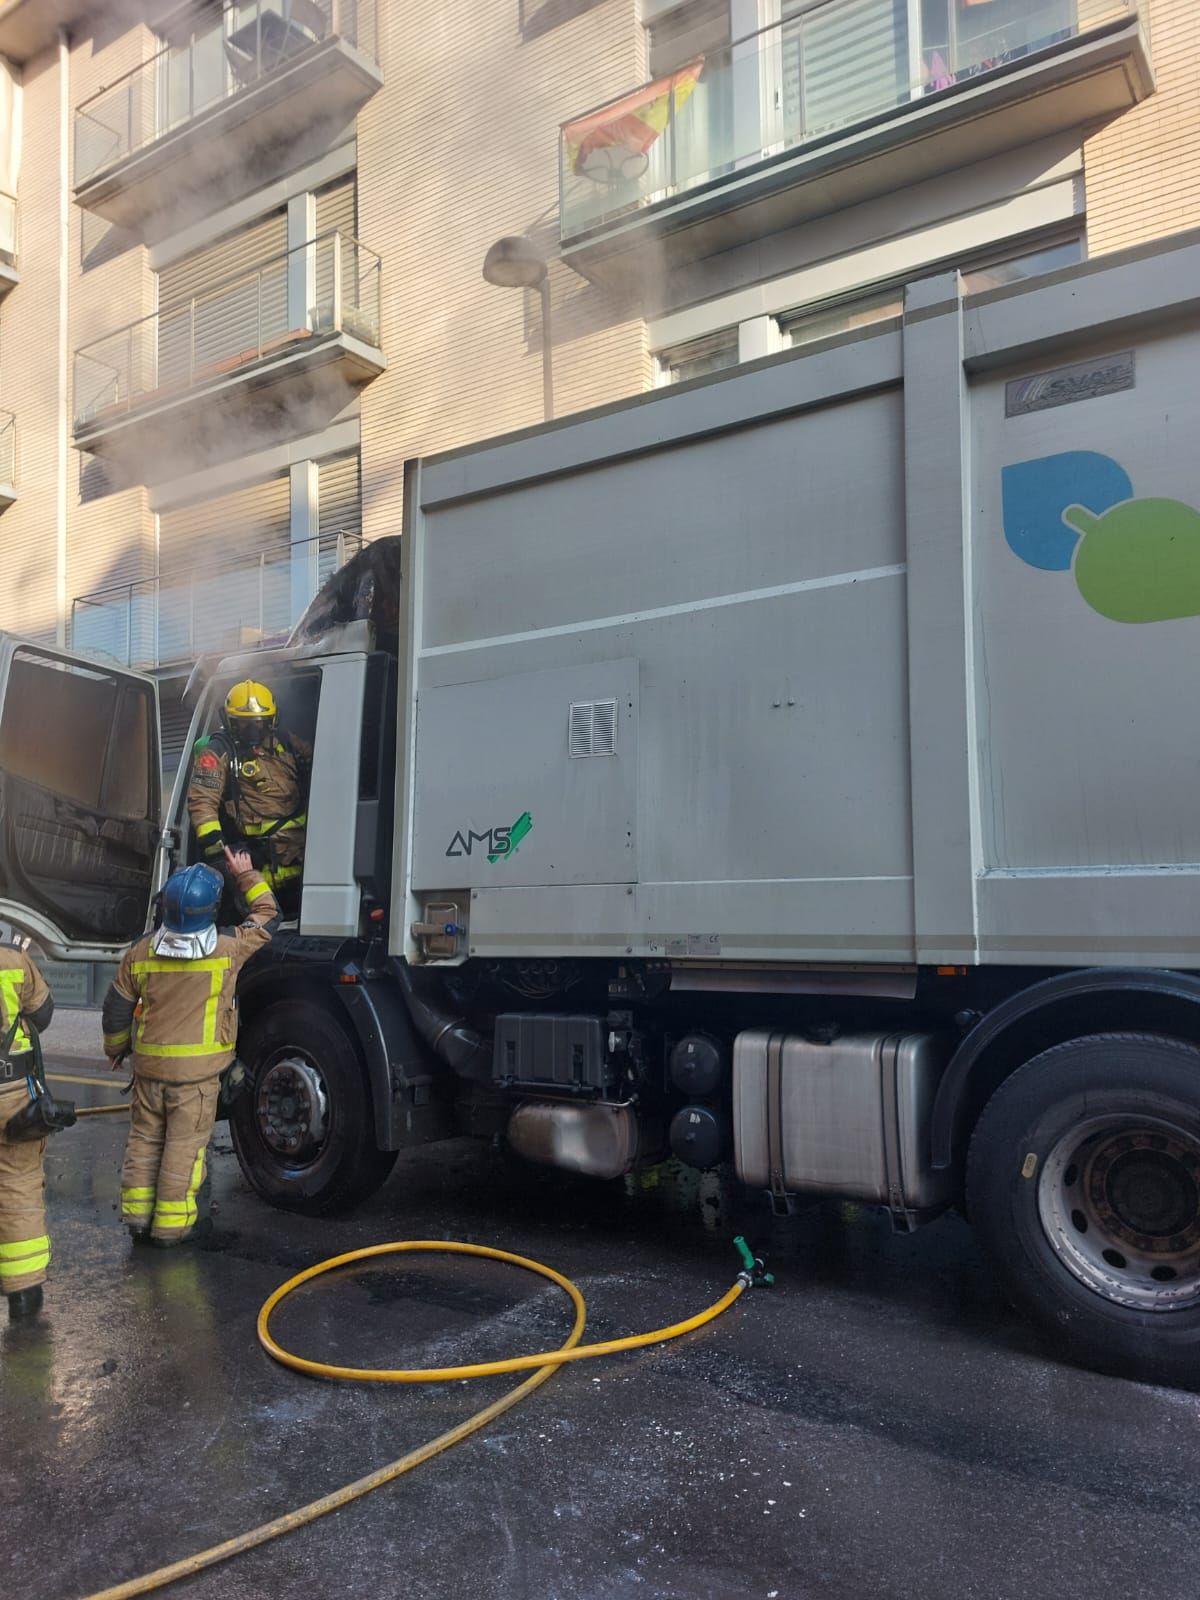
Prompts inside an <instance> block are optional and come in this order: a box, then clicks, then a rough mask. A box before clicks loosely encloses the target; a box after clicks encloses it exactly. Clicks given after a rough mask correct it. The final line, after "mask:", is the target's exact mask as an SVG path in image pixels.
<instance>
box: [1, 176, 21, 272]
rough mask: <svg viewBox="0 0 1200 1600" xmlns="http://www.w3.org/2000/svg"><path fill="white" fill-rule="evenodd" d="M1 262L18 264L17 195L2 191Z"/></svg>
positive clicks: (10, 265) (7, 264)
mask: <svg viewBox="0 0 1200 1600" xmlns="http://www.w3.org/2000/svg"><path fill="white" fill-rule="evenodd" d="M0 262H3V264H4V265H5V266H7V267H15V266H16V264H17V197H16V195H12V194H4V193H0Z"/></svg>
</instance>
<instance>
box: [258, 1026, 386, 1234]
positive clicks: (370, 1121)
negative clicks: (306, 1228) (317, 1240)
mask: <svg viewBox="0 0 1200 1600" xmlns="http://www.w3.org/2000/svg"><path fill="white" fill-rule="evenodd" d="M238 1053H239V1056H240V1058H241V1060H242V1063H243V1065H244V1067H245V1069H246V1075H247V1080H248V1082H247V1086H246V1088H245V1090H244V1091H243V1093H242V1094H240V1095H239V1096H238V1098H237V1100H236V1101H235V1102H234V1105H233V1107H232V1109H231V1111H230V1116H229V1127H230V1132H231V1133H232V1135H233V1148H234V1151H235V1152H236V1154H237V1158H238V1163H239V1165H240V1166H241V1169H242V1171H243V1173H244V1174H245V1176H246V1180H247V1182H248V1183H249V1184H250V1185H251V1187H252V1188H254V1189H255V1190H257V1192H258V1193H259V1194H260V1195H261V1196H262V1197H263V1199H264V1200H269V1201H270V1202H271V1204H272V1205H273V1206H278V1207H280V1209H281V1210H284V1211H300V1212H304V1213H305V1214H306V1215H309V1216H320V1215H324V1214H327V1213H330V1212H335V1211H347V1210H349V1209H350V1208H351V1207H353V1206H355V1205H357V1204H358V1203H359V1202H360V1201H362V1200H365V1199H366V1198H367V1197H368V1196H369V1195H372V1194H374V1193H375V1191H376V1190H377V1189H378V1188H379V1187H380V1185H381V1184H383V1183H384V1181H385V1180H386V1178H387V1176H388V1174H389V1173H390V1172H391V1170H392V1167H393V1166H394V1164H395V1161H396V1152H395V1151H394V1150H379V1149H378V1148H377V1147H376V1144H375V1122H374V1117H373V1114H372V1111H371V1096H370V1090H369V1087H368V1084H367V1077H366V1072H365V1070H364V1068H363V1065H362V1062H361V1061H360V1060H359V1058H358V1053H357V1051H356V1050H355V1048H354V1045H353V1043H352V1042H351V1040H350V1039H349V1037H348V1036H347V1034H346V1033H345V1031H344V1030H343V1029H342V1028H341V1027H340V1026H339V1025H338V1022H337V1020H336V1019H335V1018H334V1017H331V1016H330V1015H329V1013H328V1012H327V1011H325V1010H323V1009H322V1008H321V1007H320V1006H315V1005H309V1004H306V1003H304V1002H303V1001H293V1000H287V1001H278V1002H276V1003H275V1004H274V1005H271V1006H267V1007H266V1009H265V1010H264V1011H263V1012H262V1013H261V1014H260V1015H259V1016H257V1017H255V1018H254V1020H253V1021H252V1022H251V1023H249V1024H248V1025H247V1027H246V1030H245V1032H244V1034H243V1035H242V1039H241V1042H240V1045H239V1051H238Z"/></svg>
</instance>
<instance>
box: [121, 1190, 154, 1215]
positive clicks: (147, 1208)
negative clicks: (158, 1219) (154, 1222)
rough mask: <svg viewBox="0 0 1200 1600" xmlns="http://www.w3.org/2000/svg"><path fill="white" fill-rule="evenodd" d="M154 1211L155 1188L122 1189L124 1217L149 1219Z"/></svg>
mask: <svg viewBox="0 0 1200 1600" xmlns="http://www.w3.org/2000/svg"><path fill="white" fill-rule="evenodd" d="M153 1210H154V1188H153V1185H151V1186H150V1187H149V1188H140V1189H122V1190H121V1215H122V1216H123V1217H148V1216H149V1215H150V1213H151V1212H152V1211H153Z"/></svg>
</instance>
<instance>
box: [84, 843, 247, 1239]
mask: <svg viewBox="0 0 1200 1600" xmlns="http://www.w3.org/2000/svg"><path fill="white" fill-rule="evenodd" d="M225 856H226V866H227V870H228V872H229V875H230V877H231V879H232V881H233V883H234V885H235V887H236V889H237V891H238V893H239V894H240V895H241V896H242V897H243V898H244V900H245V902H246V905H247V907H248V909H249V916H248V917H247V919H246V921H244V922H243V923H242V924H241V926H240V927H237V928H221V929H218V928H217V925H216V915H217V907H218V906H219V905H220V902H221V895H222V892H223V890H224V886H225V884H224V878H223V877H222V875H221V873H219V872H218V871H217V870H216V869H215V868H214V867H211V866H205V865H204V864H203V863H200V862H197V863H195V864H194V865H192V866H190V867H181V868H180V869H179V871H177V872H173V873H172V874H171V876H170V877H169V878H168V879H167V882H166V885H165V887H164V889H163V892H162V924H161V926H160V927H159V928H157V929H156V930H155V932H154V933H152V934H149V935H147V936H146V937H145V938H142V939H139V940H138V942H137V943H136V944H135V945H133V946H132V948H131V949H129V950H127V951H126V952H125V955H124V956H123V957H122V960H121V964H120V966H119V967H118V968H117V975H116V977H115V978H114V979H113V982H112V984H111V985H110V987H109V991H108V994H107V996H106V997H105V1001H104V1013H103V1026H104V1050H105V1054H106V1055H107V1056H108V1058H109V1061H110V1063H111V1064H112V1066H113V1068H114V1070H115V1069H116V1068H117V1067H119V1066H120V1064H121V1062H122V1060H123V1059H124V1058H125V1056H126V1055H132V1058H133V1095H132V1102H131V1105H130V1127H129V1142H128V1143H127V1145H126V1146H125V1164H124V1166H123V1167H122V1169H121V1220H122V1221H123V1222H124V1223H125V1226H126V1227H127V1228H128V1229H129V1232H130V1235H131V1236H132V1238H133V1239H134V1240H135V1242H141V1241H143V1240H145V1239H147V1238H148V1239H149V1240H150V1242H151V1243H153V1244H157V1245H163V1246H167V1245H175V1244H180V1243H181V1242H182V1241H183V1240H184V1239H186V1238H187V1236H188V1234H190V1233H191V1231H192V1228H193V1226H194V1225H195V1222H196V1192H197V1190H198V1189H199V1188H200V1185H201V1183H202V1182H203V1181H204V1171H205V1150H206V1149H207V1146H208V1138H209V1135H210V1134H211V1132H212V1127H213V1121H214V1119H215V1116H216V1110H217V1096H218V1094H219V1092H220V1078H221V1074H222V1073H223V1072H224V1071H225V1070H226V1069H227V1068H228V1067H230V1066H232V1064H233V1059H234V1048H235V1046H236V1044H237V1009H236V1001H235V999H234V989H235V986H236V984H237V975H238V972H239V971H240V969H241V968H242V967H243V966H244V965H245V963H246V962H247V961H248V960H249V959H250V957H251V956H252V955H253V954H254V953H255V951H256V950H261V949H262V947H263V946H264V945H265V944H266V943H267V942H268V941H269V940H270V937H271V933H272V930H273V928H274V927H275V925H276V923H277V922H278V919H279V908H278V906H277V905H276V902H275V897H274V895H273V894H272V893H271V891H270V889H269V888H268V887H267V885H266V883H265V882H264V881H263V878H262V876H261V874H260V873H258V872H257V871H256V870H255V868H254V866H253V864H252V862H251V860H250V857H249V855H248V854H247V853H246V852H245V851H237V852H235V851H232V850H227V851H226V852H225ZM139 1002H140V1004H141V1014H140V1016H139V1017H138V1019H137V1025H136V1032H135V1031H134V1011H135V1009H136V1007H137V1006H138V1004H139Z"/></svg>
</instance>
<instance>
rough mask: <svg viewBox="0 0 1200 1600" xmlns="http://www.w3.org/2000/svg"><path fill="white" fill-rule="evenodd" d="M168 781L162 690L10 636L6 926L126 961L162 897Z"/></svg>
mask: <svg viewBox="0 0 1200 1600" xmlns="http://www.w3.org/2000/svg"><path fill="white" fill-rule="evenodd" d="M160 773H161V765H160V733H159V720H158V690H157V686H156V685H155V684H154V682H153V681H152V680H151V679H149V678H144V677H141V676H140V675H139V674H137V673H134V672H125V671H122V670H120V669H118V668H113V667H108V666H105V665H102V664H100V663H97V662H94V661H89V660H85V659H83V658H82V657H79V656H72V655H69V654H67V653H66V652H64V651H60V650H54V649H51V648H48V647H45V646H43V645H39V644H32V643H29V642H27V641H25V640H23V639H18V638H15V637H13V636H12V635H11V634H0V918H4V919H5V920H6V921H8V922H11V923H12V924H14V925H15V926H16V927H18V928H20V929H21V930H22V931H23V932H25V933H29V934H32V935H33V937H34V938H35V939H37V940H38V942H39V943H40V944H41V945H42V946H43V948H44V949H45V950H46V951H47V952H48V953H50V954H52V955H54V956H58V957H60V958H71V957H74V958H77V959H92V960H111V959H113V958H115V956H116V955H117V954H118V952H120V951H121V950H122V949H123V948H124V947H125V946H126V945H127V944H128V943H129V942H130V941H131V940H132V939H135V938H136V937H137V936H138V935H139V934H140V933H141V932H142V931H143V929H144V928H145V926H146V922H147V918H148V913H149V909H150V898H151V895H152V894H153V892H154V889H155V888H156V886H157V883H156V867H157V856H158V853H159V850H160V847H161V835H162V826H161V820H160V818H161V809H162V796H161V776H160Z"/></svg>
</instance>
